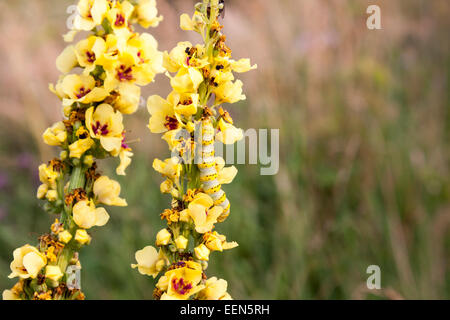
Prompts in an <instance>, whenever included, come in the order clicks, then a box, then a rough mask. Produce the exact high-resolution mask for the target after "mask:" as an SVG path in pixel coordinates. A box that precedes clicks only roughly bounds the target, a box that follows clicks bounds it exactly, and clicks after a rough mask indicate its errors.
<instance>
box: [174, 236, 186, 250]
mask: <svg viewBox="0 0 450 320" xmlns="http://www.w3.org/2000/svg"><path fill="white" fill-rule="evenodd" d="M175 245H176V246H177V248H178V249H181V250H184V249H186V248H187V245H188V239H186V238H185V237H183V236H178V238H176V239H175Z"/></svg>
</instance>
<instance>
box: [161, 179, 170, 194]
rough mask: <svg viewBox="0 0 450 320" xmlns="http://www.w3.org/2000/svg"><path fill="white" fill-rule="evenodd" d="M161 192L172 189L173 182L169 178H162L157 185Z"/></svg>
mask: <svg viewBox="0 0 450 320" xmlns="http://www.w3.org/2000/svg"><path fill="white" fill-rule="evenodd" d="M159 189H160V191H161V193H171V192H172V190H173V182H172V180H170V179H166V180H164V182H163V183H161V185H160V186H159Z"/></svg>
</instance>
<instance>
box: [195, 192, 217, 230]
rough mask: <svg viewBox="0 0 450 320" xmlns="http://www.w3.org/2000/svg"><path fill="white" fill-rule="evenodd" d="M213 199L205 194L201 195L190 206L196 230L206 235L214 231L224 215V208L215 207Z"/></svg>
mask: <svg viewBox="0 0 450 320" xmlns="http://www.w3.org/2000/svg"><path fill="white" fill-rule="evenodd" d="M213 204H214V201H213V199H212V198H211V197H210V196H208V195H207V194H205V193H199V194H197V195H196V196H195V198H194V200H193V201H192V202H191V203H190V204H189V207H188V211H189V216H190V217H191V218H192V220H194V224H195V230H196V231H197V232H198V233H206V232H209V231H211V230H212V228H213V226H214V224H215V223H216V222H217V218H219V216H220V215H221V214H222V212H223V208H221V207H219V206H215V207H213Z"/></svg>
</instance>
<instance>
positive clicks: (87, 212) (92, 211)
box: [73, 200, 109, 229]
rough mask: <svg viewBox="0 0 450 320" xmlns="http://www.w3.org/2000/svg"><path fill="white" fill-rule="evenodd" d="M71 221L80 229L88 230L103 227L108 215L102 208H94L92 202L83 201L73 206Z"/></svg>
mask: <svg viewBox="0 0 450 320" xmlns="http://www.w3.org/2000/svg"><path fill="white" fill-rule="evenodd" d="M73 220H74V221H75V223H76V224H77V225H78V226H79V227H80V228H83V229H90V228H92V227H94V226H98V227H102V226H104V225H105V224H106V223H107V222H108V220H109V215H108V212H106V210H105V209H104V208H96V207H95V205H94V203H93V202H92V201H90V200H89V201H88V200H83V201H80V202H77V203H76V204H75V205H74V206H73Z"/></svg>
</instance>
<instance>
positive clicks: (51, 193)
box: [45, 190, 58, 202]
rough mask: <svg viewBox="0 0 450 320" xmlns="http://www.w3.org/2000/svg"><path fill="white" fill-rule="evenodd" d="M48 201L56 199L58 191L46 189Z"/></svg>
mask: <svg viewBox="0 0 450 320" xmlns="http://www.w3.org/2000/svg"><path fill="white" fill-rule="evenodd" d="M45 197H46V198H47V200H48V201H50V202H53V201H56V199H58V191H56V190H49V191H47V194H46V195H45Z"/></svg>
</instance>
